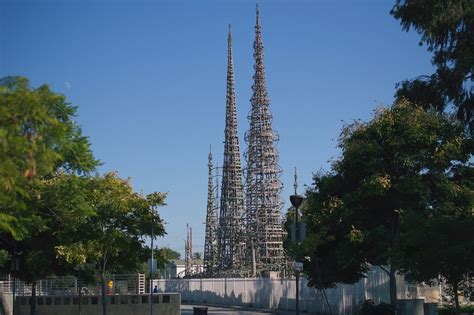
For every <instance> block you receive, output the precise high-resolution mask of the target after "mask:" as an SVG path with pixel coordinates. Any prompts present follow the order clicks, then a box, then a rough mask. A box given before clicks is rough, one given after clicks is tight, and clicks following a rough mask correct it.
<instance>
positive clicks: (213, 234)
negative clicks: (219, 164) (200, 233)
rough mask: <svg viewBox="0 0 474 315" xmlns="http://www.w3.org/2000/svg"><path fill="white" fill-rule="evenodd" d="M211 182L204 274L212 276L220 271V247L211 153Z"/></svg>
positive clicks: (209, 181) (209, 185)
mask: <svg viewBox="0 0 474 315" xmlns="http://www.w3.org/2000/svg"><path fill="white" fill-rule="evenodd" d="M207 166H208V168H209V180H208V183H207V212H206V236H205V240H204V273H205V274H206V275H209V276H212V275H214V274H216V272H217V271H218V262H219V260H218V256H217V255H218V247H217V209H218V208H217V203H216V196H215V195H214V189H215V187H214V185H213V177H212V171H213V163H212V153H211V152H209V156H208V164H207Z"/></svg>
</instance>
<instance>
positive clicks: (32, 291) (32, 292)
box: [30, 280, 36, 315]
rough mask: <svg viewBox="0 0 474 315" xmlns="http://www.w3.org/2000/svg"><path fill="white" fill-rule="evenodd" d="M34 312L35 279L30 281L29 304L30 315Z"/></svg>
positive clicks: (33, 314)
mask: <svg viewBox="0 0 474 315" xmlns="http://www.w3.org/2000/svg"><path fill="white" fill-rule="evenodd" d="M35 314H36V280H33V282H31V304H30V315H35Z"/></svg>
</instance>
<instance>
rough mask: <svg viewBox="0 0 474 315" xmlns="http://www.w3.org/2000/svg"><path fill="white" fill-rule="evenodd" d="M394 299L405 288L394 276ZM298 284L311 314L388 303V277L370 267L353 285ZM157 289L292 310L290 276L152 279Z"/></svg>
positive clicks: (196, 299)
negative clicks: (323, 289) (314, 286)
mask: <svg viewBox="0 0 474 315" xmlns="http://www.w3.org/2000/svg"><path fill="white" fill-rule="evenodd" d="M397 283H398V292H397V295H398V298H406V295H407V290H406V285H405V282H404V280H403V278H402V277H399V278H398V279H397ZM306 284H307V281H306V280H301V283H300V299H301V300H300V310H302V311H307V312H311V313H314V314H318V313H328V311H329V308H330V310H331V313H333V314H355V313H356V310H357V308H358V304H359V303H360V302H361V301H364V300H368V299H371V300H373V301H375V302H376V303H380V302H386V303H388V302H389V299H390V297H389V278H388V276H387V274H386V273H385V272H383V271H382V270H379V268H374V269H372V270H371V271H369V273H368V277H367V278H365V279H361V280H360V281H359V282H358V283H356V284H353V285H345V284H341V285H338V286H337V287H336V288H334V289H329V290H326V292H325V293H326V296H327V300H328V302H329V306H328V305H327V304H328V303H326V298H325V297H324V294H323V293H322V292H321V291H317V290H314V289H311V288H308V287H307V285H306ZM154 285H157V286H158V288H159V289H160V292H180V293H181V294H182V300H183V302H193V303H209V304H220V305H236V306H248V307H255V308H264V309H281V310H294V309H295V293H296V283H295V280H294V279H267V278H235V279H234V278H219V279H166V280H155V281H154Z"/></svg>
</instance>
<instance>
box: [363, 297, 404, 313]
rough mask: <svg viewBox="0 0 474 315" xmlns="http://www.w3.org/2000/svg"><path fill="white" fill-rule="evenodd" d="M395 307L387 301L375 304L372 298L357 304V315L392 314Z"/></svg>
mask: <svg viewBox="0 0 474 315" xmlns="http://www.w3.org/2000/svg"><path fill="white" fill-rule="evenodd" d="M394 314H395V309H394V308H393V307H392V305H390V304H387V303H380V304H375V302H374V301H372V300H365V301H363V302H362V303H360V305H359V315H394Z"/></svg>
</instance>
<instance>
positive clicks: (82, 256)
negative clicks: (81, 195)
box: [56, 173, 165, 315]
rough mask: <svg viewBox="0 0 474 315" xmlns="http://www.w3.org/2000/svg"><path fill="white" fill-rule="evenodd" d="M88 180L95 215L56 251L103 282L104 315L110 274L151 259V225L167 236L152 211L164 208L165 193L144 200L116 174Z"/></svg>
mask: <svg viewBox="0 0 474 315" xmlns="http://www.w3.org/2000/svg"><path fill="white" fill-rule="evenodd" d="M87 180H88V181H89V182H88V184H87V187H88V189H89V191H88V194H87V195H88V198H89V202H90V206H91V208H92V215H90V216H88V217H86V218H85V221H84V222H83V223H82V224H77V227H76V230H75V232H76V233H73V234H71V235H70V240H69V241H68V242H67V244H66V245H60V246H57V247H56V251H57V254H58V256H60V257H61V258H62V259H63V260H64V261H66V262H67V263H69V264H71V265H83V264H89V265H92V266H94V268H95V271H96V272H97V273H98V274H99V276H100V279H101V284H102V300H103V303H102V305H103V314H104V315H105V314H106V313H107V309H106V307H107V303H106V280H107V275H108V274H110V273H123V272H131V271H136V270H139V269H140V266H141V263H142V262H143V261H144V260H146V259H147V257H148V256H149V250H147V249H146V247H145V238H146V237H147V236H150V235H151V229H152V226H153V229H154V235H155V237H158V236H162V235H164V233H165V231H164V226H163V222H162V220H161V219H160V217H159V215H158V214H156V213H155V212H152V210H151V209H152V208H154V207H156V206H162V205H164V198H165V194H162V193H152V194H150V195H148V196H146V197H144V196H142V195H140V194H138V193H135V192H133V190H132V187H131V185H130V183H129V181H126V180H123V179H120V178H119V177H118V176H117V175H116V174H115V173H108V174H105V175H104V176H97V177H94V178H90V179H87Z"/></svg>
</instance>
